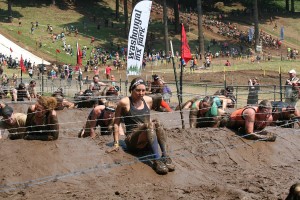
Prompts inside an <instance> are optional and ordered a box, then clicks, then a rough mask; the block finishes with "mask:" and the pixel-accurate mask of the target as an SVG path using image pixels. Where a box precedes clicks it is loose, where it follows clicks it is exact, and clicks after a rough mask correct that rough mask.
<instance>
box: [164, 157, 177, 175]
mask: <svg viewBox="0 0 300 200" xmlns="http://www.w3.org/2000/svg"><path fill="white" fill-rule="evenodd" d="M161 161H162V162H163V163H164V164H165V165H166V167H167V168H168V170H169V172H173V171H175V165H174V164H173V162H172V160H171V158H169V157H162V158H161Z"/></svg>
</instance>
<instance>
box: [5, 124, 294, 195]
mask: <svg viewBox="0 0 300 200" xmlns="http://www.w3.org/2000/svg"><path fill="white" fill-rule="evenodd" d="M291 123H295V122H291ZM249 135H250V134H246V135H243V136H239V135H235V136H233V137H232V140H231V142H234V141H235V140H237V139H241V138H245V137H247V136H249ZM279 137H281V136H279ZM282 138H283V137H282ZM260 141H265V139H258V140H248V141H246V142H243V143H241V144H236V145H232V144H229V145H227V146H224V145H222V146H221V147H220V148H217V149H216V148H214V149H213V150H210V151H205V152H204V151H200V150H197V152H184V153H177V150H173V151H171V152H170V153H169V157H170V158H173V159H174V158H180V157H184V158H187V157H195V156H202V157H207V156H210V155H214V154H215V153H222V152H226V151H227V149H237V148H241V147H244V146H249V145H251V144H254V143H257V142H260ZM212 143H214V141H212V140H211V141H209V142H203V145H208V144H212ZM200 146H201V144H200ZM185 148H186V147H185ZM179 150H180V149H179ZM153 160H155V159H154V158H153V154H147V155H145V156H140V157H133V158H132V159H131V160H122V161H120V162H117V163H116V162H114V163H108V164H97V165H95V166H91V167H88V168H83V169H78V170H74V171H72V172H69V173H57V174H54V175H50V176H44V177H41V178H37V179H31V180H27V181H23V182H12V183H7V184H2V185H0V193H7V192H11V191H15V190H20V189H26V188H28V187H34V186H37V185H42V184H46V183H49V182H56V181H59V180H62V179H65V178H69V177H74V176H81V175H86V174H88V173H93V172H97V171H99V170H103V169H112V168H116V167H122V166H126V165H133V164H136V163H138V162H151V161H153Z"/></svg>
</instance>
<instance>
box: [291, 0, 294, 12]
mask: <svg viewBox="0 0 300 200" xmlns="http://www.w3.org/2000/svg"><path fill="white" fill-rule="evenodd" d="M291 12H292V13H294V12H295V0H291Z"/></svg>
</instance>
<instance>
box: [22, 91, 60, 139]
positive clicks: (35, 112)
mask: <svg viewBox="0 0 300 200" xmlns="http://www.w3.org/2000/svg"><path fill="white" fill-rule="evenodd" d="M56 106H57V102H56V99H55V98H54V97H45V96H41V97H39V98H38V100H37V102H36V104H35V105H31V106H30V107H29V108H28V111H27V119H26V127H27V135H26V136H25V137H24V139H25V140H43V141H49V140H57V138H58V134H59V125H58V119H57V115H56V111H55V110H54V109H55V108H56Z"/></svg>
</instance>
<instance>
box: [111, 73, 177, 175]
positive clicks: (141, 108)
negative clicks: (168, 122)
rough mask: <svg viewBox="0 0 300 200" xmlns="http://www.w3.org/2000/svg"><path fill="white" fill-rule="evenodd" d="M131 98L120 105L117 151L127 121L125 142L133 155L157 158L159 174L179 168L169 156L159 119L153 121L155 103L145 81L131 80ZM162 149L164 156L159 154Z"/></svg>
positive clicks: (117, 113) (140, 79)
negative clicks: (140, 154) (122, 129)
mask: <svg viewBox="0 0 300 200" xmlns="http://www.w3.org/2000/svg"><path fill="white" fill-rule="evenodd" d="M129 92H130V93H131V95H130V96H129V97H124V98H122V99H121V100H120V102H119V103H118V105H117V108H116V113H115V121H114V148H113V149H112V150H118V149H119V127H120V123H121V118H122V119H123V120H124V123H125V127H126V133H125V136H126V137H125V143H126V145H127V149H128V150H129V151H131V152H139V151H144V150H150V151H151V154H152V155H153V163H152V164H153V169H154V170H155V172H156V173H158V174H167V173H168V172H169V171H174V170H175V166H174V164H173V163H172V160H171V158H170V157H169V156H168V155H167V141H166V140H167V136H166V133H165V131H164V129H163V127H162V126H161V125H160V123H159V122H158V121H157V120H151V118H150V110H151V107H152V105H153V100H152V98H151V97H149V96H145V93H146V83H145V81H144V80H143V79H142V78H139V77H138V78H135V79H133V80H132V81H131V84H130V87H129ZM159 147H160V150H161V152H162V155H160V153H159Z"/></svg>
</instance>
